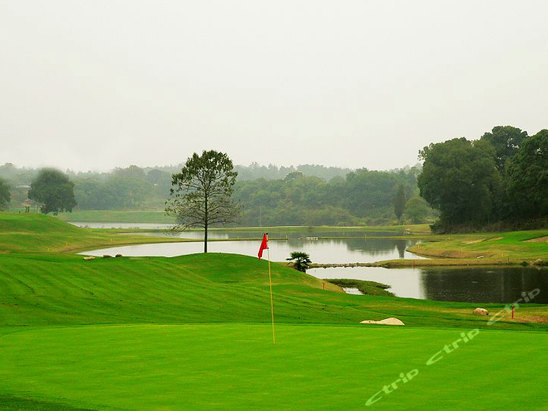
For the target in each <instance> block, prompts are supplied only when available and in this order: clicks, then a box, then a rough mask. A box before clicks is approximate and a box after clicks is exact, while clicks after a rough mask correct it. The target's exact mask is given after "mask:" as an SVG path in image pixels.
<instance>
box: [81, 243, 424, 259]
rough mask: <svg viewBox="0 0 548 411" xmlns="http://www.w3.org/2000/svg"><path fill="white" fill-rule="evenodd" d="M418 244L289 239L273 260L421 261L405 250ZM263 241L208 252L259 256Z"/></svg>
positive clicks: (135, 248) (131, 249)
mask: <svg viewBox="0 0 548 411" xmlns="http://www.w3.org/2000/svg"><path fill="white" fill-rule="evenodd" d="M415 243H416V242H415V241H407V240H400V239H365V238H351V239H341V240H338V239H337V240H306V239H299V238H289V239H288V240H284V241H270V259H271V260H272V261H284V260H285V259H286V258H287V257H289V255H290V254H291V252H292V251H304V252H305V253H308V254H309V255H310V259H311V260H312V261H314V262H316V263H334V262H335V263H355V262H364V263H367V262H374V261H379V260H391V259H397V258H419V257H417V256H415V255H414V254H411V253H409V252H407V251H406V250H405V249H406V248H407V247H410V246H411V245H413V244H415ZM259 245H260V241H258V240H253V241H247V240H244V241H212V242H208V251H209V252H212V253H234V254H244V255H250V256H256V255H257V252H258V250H259ZM203 247H204V246H203V243H201V242H189V243H162V244H139V245H131V246H124V247H114V248H106V249H101V250H93V251H88V252H86V253H85V254H86V255H95V256H101V255H104V254H110V255H115V254H122V255H124V256H130V257H138V256H158V257H175V256H178V255H185V254H194V253H201V252H202V251H203Z"/></svg>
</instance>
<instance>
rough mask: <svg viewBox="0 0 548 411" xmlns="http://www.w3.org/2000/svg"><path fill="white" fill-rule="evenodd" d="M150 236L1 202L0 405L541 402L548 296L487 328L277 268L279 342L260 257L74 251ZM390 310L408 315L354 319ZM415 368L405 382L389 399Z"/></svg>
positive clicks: (457, 313)
mask: <svg viewBox="0 0 548 411" xmlns="http://www.w3.org/2000/svg"><path fill="white" fill-rule="evenodd" d="M151 240H153V238H152V237H146V238H144V237H143V236H134V237H132V236H121V235H118V234H112V233H107V232H103V231H95V230H86V229H80V228H77V227H73V226H70V225H68V224H66V223H64V222H62V221H60V220H58V219H54V218H51V217H44V216H28V215H27V216H20V215H16V216H10V215H7V214H1V213H0V246H1V247H2V250H3V251H4V253H1V254H0V377H1V378H0V409H52V410H53V409H66V410H74V409H101V410H103V409H113V410H114V409H142V410H150V409H231V410H232V409H363V408H364V407H365V403H366V401H368V399H369V398H372V397H373V396H375V395H376V397H374V398H378V399H379V401H378V402H377V403H375V404H374V405H375V407H376V408H381V409H410V408H417V407H418V408H421V409H428V408H431V409H439V408H440V407H441V408H444V409H462V408H474V409H478V408H479V409H485V408H491V407H495V408H497V409H501V408H523V407H524V406H525V407H526V408H527V409H535V408H538V409H540V408H542V407H544V405H545V404H546V401H547V400H548V394H546V393H545V392H544V390H542V389H541V388H542V387H543V386H544V381H545V379H546V370H545V363H546V361H547V360H548V358H547V353H546V349H545V346H546V344H547V343H548V333H547V332H546V331H548V307H547V306H545V305H537V304H530V305H529V304H528V305H522V306H520V307H519V309H518V310H517V312H516V318H515V319H514V320H512V319H511V318H509V317H510V315H509V314H505V315H504V317H503V318H502V319H501V320H500V321H497V322H495V323H494V324H492V325H489V324H488V322H487V318H486V317H482V316H477V315H474V314H472V310H473V309H474V308H475V307H476V304H470V303H451V302H442V301H428V300H414V299H403V298H395V297H385V296H372V295H364V296H359V295H348V294H344V293H342V292H341V290H340V288H339V287H338V286H336V285H332V284H330V283H326V284H327V290H323V281H322V280H319V279H317V278H315V277H312V276H310V275H306V274H304V273H300V272H298V271H295V270H293V269H291V268H289V267H287V266H286V265H284V264H276V263H273V264H272V265H271V268H272V281H273V293H274V312H275V315H276V321H277V325H276V332H277V344H276V345H274V344H272V339H271V326H270V321H271V316H270V295H269V286H268V274H267V273H268V263H267V262H266V261H263V260H258V259H256V258H251V257H246V256H241V255H231V254H207V255H204V254H195V255H188V256H182V257H175V258H159V257H158V258H126V257H123V258H106V259H104V258H97V259H95V260H90V261H85V260H83V258H82V257H81V256H78V255H75V254H74V253H73V252H72V250H74V249H75V248H81V247H89V248H96V247H98V246H103V245H104V243H105V242H107V243H108V244H116V241H120V242H121V244H126V243H128V241H135V242H151ZM482 306H484V307H485V308H487V309H488V310H489V311H491V312H492V313H494V312H497V311H499V310H501V309H502V304H482ZM386 317H397V318H399V319H401V320H402V321H403V322H404V323H405V324H406V326H405V327H398V328H391V327H386V326H385V327H383V326H374V325H367V326H366V325H360V324H359V322H360V321H362V320H365V319H373V320H380V319H383V318H386ZM474 329H478V330H481V331H479V334H477V336H475V337H474V339H473V340H469V342H466V343H463V341H462V338H463V337H462V333H469V332H470V330H474ZM459 339H460V341H461V346H460V347H459V348H458V349H457V348H453V349H452V351H450V352H449V353H446V351H444V346H446V345H451V344H453V342H455V341H456V340H459ZM433 356H434V358H436V359H437V362H436V363H435V364H433V365H428V362H429V359H431V358H433ZM411 370H417V374H416V377H414V378H413V380H412V381H408V383H405V384H401V381H400V385H399V386H398V388H397V389H394V390H392V392H391V393H389V394H383V392H382V390H383V386H385V385H390V384H391V383H393V382H394V381H395V380H396V379H398V378H400V377H399V375H400V373H402V372H404V373H407V372H409V371H411ZM524 370H526V371H527V374H528V377H527V378H522V379H520V378H516V375H519V373H523V372H524ZM508 387H512V389H511V390H509V389H508ZM379 392H381V395H380V396H379V395H377V394H378V393H379Z"/></svg>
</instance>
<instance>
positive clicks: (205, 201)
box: [204, 195, 209, 253]
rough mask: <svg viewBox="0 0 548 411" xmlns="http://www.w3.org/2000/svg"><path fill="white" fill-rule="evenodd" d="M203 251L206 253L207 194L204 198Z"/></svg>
mask: <svg viewBox="0 0 548 411" xmlns="http://www.w3.org/2000/svg"><path fill="white" fill-rule="evenodd" d="M204 211H205V212H204V253H207V225H208V222H209V221H208V220H209V215H208V214H207V195H206V196H205V198H204Z"/></svg>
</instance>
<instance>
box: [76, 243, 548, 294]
mask: <svg viewBox="0 0 548 411" xmlns="http://www.w3.org/2000/svg"><path fill="white" fill-rule="evenodd" d="M189 234H190V235H189ZM243 234H244V233H241V232H213V233H212V237H213V238H222V239H230V238H243ZM303 234H307V237H308V239H307V238H306V237H304V238H299V236H302V235H303ZM315 234H316V235H318V236H321V235H320V234H321V233H315ZM328 234H329V235H331V236H333V235H334V233H328ZM337 234H338V235H339V236H341V233H337ZM356 234H358V235H359V233H354V235H356ZM177 235H178V236H180V235H181V234H177ZM182 235H184V236H186V237H187V238H201V237H198V236H201V235H202V233H200V232H186V233H183V234H182ZM247 235H249V236H252V237H258V235H260V234H258V233H247ZM276 235H278V236H281V235H280V234H276ZM348 235H350V233H349V234H348ZM369 235H371V234H369ZM193 236H196V237H193ZM310 238H311V236H310V233H287V240H279V241H273V240H272V241H270V258H271V260H272V261H285V259H286V258H287V257H288V256H289V254H290V253H291V252H292V251H304V252H306V253H308V254H309V255H310V257H311V259H312V261H313V262H317V263H353V262H375V261H379V260H388V259H399V258H420V257H418V256H416V255H413V254H412V253H409V252H408V251H406V248H407V247H409V246H411V245H413V244H415V243H416V241H413V240H405V239H401V238H392V239H391V238H367V237H366V236H363V234H362V235H361V237H360V238H345V239H318V240H315V239H310ZM312 238H314V237H312ZM259 244H260V241H259V240H257V239H255V240H242V241H212V242H210V243H209V244H208V249H209V251H210V252H219V253H236V254H244V255H250V256H256V255H257V251H258V249H259ZM202 251H203V243H201V242H187V243H163V244H140V245H132V246H123V247H114V248H107V249H101V250H93V251H88V252H85V253H82V254H86V255H94V256H102V255H105V254H108V255H116V254H122V255H124V256H164V257H174V256H178V255H185V254H193V253H200V252H202ZM308 273H309V274H311V275H314V276H316V277H318V278H356V279H361V280H372V281H377V282H380V283H385V284H389V285H390V286H391V287H392V288H391V291H392V292H393V293H394V294H396V295H397V296H398V297H409V298H419V299H431V300H443V301H468V302H478V303H480V302H501V303H510V302H513V301H515V300H517V299H518V298H520V293H521V292H524V291H530V290H532V289H534V288H539V289H540V290H541V293H540V294H539V295H538V296H537V297H536V299H535V301H534V302H536V303H548V293H547V292H546V290H548V269H543V270H539V269H536V268H529V267H526V268H521V267H512V268H496V269H493V268H484V267H480V268H401V269H385V268H380V267H356V268H315V269H310V270H308ZM348 292H350V293H355V292H356V290H348Z"/></svg>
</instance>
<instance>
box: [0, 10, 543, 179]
mask: <svg viewBox="0 0 548 411" xmlns="http://www.w3.org/2000/svg"><path fill="white" fill-rule="evenodd" d="M547 16H548V2H546V1H529V0H524V1H501V0H496V1H479V0H474V1H463V0H458V1H441V0H432V1H418V0H415V1H386V0H377V1H366V0H356V1H353V0H333V1H325V0H310V1H299V0H288V1H280V0H276V1H273V0H269V1H263V0H249V1H234V0H219V1H208V0H205V1H204V0H200V1H196V0H194V1H182V0H173V1H168V0H166V1H158V0H154V1H142V0H128V1H114V0H107V1H98V0H87V1H76V0H67V1H57V0H48V1H24V0H13V1H5V0H0V56H1V57H0V58H1V61H0V140H1V149H0V164H3V163H5V162H12V163H15V164H16V165H18V166H41V165H50V166H57V167H60V168H62V169H66V168H70V169H72V170H88V169H91V170H108V169H111V168H113V167H115V166H127V165H130V164H136V165H139V166H147V165H168V164H177V163H180V162H183V161H185V160H186V158H187V157H188V156H189V155H191V154H192V153H193V152H195V151H201V150H203V149H215V150H219V151H225V152H227V153H228V154H229V155H230V157H231V158H232V159H233V161H234V162H235V163H237V164H249V163H251V162H253V161H256V162H258V163H260V164H269V163H273V164H277V165H291V164H300V163H316V164H324V165H333V166H344V167H352V168H360V167H367V168H369V169H391V168H397V167H403V166H405V165H413V164H415V163H417V153H418V150H419V149H421V148H422V147H423V146H425V145H427V144H429V143H431V142H438V141H444V140H447V139H450V138H453V137H461V136H465V137H468V138H470V139H475V138H478V137H480V136H481V135H482V134H483V132H485V131H488V130H490V129H491V128H492V127H493V126H495V125H514V126H517V127H520V128H522V129H525V130H527V131H528V132H529V134H534V133H536V132H538V131H539V130H541V129H543V128H548V24H546V17H547Z"/></svg>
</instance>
